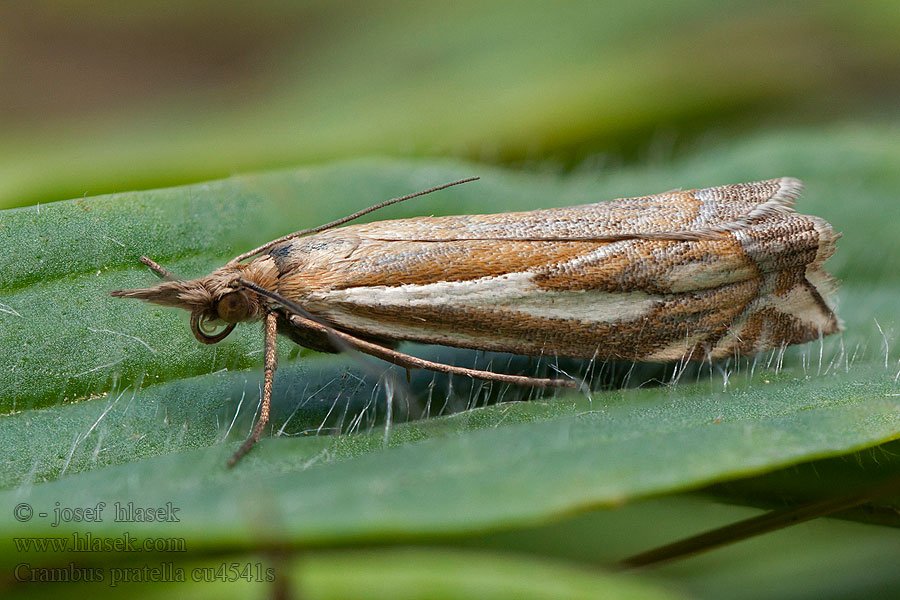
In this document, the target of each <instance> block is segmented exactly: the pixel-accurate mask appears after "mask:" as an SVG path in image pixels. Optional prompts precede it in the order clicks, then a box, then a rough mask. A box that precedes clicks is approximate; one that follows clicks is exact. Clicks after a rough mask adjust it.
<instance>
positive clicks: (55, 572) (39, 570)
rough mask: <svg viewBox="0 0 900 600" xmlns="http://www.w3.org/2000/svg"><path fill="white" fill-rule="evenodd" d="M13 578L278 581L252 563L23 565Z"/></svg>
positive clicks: (118, 581) (37, 580) (272, 571)
mask: <svg viewBox="0 0 900 600" xmlns="http://www.w3.org/2000/svg"><path fill="white" fill-rule="evenodd" d="M13 577H14V578H15V579H16V581H19V582H22V583H67V582H72V583H79V582H80V583H107V584H109V586H110V587H116V586H118V585H120V584H123V583H181V582H185V581H189V580H190V581H193V582H195V583H206V582H226V583H233V582H238V581H247V582H251V583H254V582H255V583H263V582H265V583H271V582H273V581H275V569H273V568H272V567H265V566H263V565H262V564H261V563H251V562H246V563H239V562H231V563H220V564H217V565H211V566H207V567H194V568H192V569H184V568H182V567H178V566H176V565H175V564H174V563H171V562H164V563H160V564H158V565H153V566H151V565H149V564H145V565H136V566H130V567H87V566H83V565H77V564H75V563H69V564H68V565H66V566H64V567H42V566H36V565H35V566H32V565H31V564H30V563H24V562H23V563H19V564H17V565H16V566H15V568H14V570H13Z"/></svg>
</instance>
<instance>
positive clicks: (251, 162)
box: [0, 0, 900, 207]
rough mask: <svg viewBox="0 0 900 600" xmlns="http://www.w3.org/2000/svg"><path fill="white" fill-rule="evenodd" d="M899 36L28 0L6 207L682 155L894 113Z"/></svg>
mask: <svg viewBox="0 0 900 600" xmlns="http://www.w3.org/2000/svg"><path fill="white" fill-rule="evenodd" d="M898 32H900V10H898V7H897V4H896V2H894V1H892V0H882V1H877V0H873V1H872V2H866V3H864V4H857V3H847V2H838V1H833V2H829V1H822V2H815V3H805V2H778V1H771V2H753V3H746V2H732V1H721V2H710V1H682V2H672V3H660V2H648V1H642V0H636V1H632V2H618V3H608V2H592V1H581V2H577V1H573V2H557V3H553V4H547V3H545V2H507V1H503V0H500V1H495V2H466V1H458V2H403V1H392V2H360V3H343V2H326V1H320V2H316V1H310V2H285V1H280V0H264V1H258V2H253V3H247V2H229V1H226V2H221V1H217V2H213V1H211V0H198V1H195V2H180V1H176V0H163V1H160V2H153V3H131V2H125V3H119V2H108V1H107V2H104V1H101V2H96V1H87V0H84V1H73V2H65V3H63V2H48V1H42V0H26V1H18V0H10V1H7V2H4V3H3V4H2V5H0V207H11V206H21V205H27V204H34V203H37V202H49V201H53V200H59V199H64V198H74V197H81V196H84V195H96V194H100V193H107V192H115V191H125V190H133V189H141V188H153V187H160V186H164V185H171V184H178V183H186V182H192V181H201V180H206V179H211V178H218V177H223V176H227V175H230V174H233V173H237V172H246V171H250V170H259V169H267V168H272V167H283V166H295V165H300V164H309V163H318V162H322V161H327V160H329V159H333V158H337V157H346V156H357V155H367V154H390V155H394V156H436V155H439V156H447V155H451V156H457V157H464V158H470V159H475V160H479V161H487V162H491V163H503V164H509V165H515V166H517V167H518V166H521V167H524V168H541V169H547V168H550V169H572V168H578V167H583V166H585V165H596V164H602V165H609V164H613V165H615V164H619V163H621V162H633V161H665V160H668V159H670V158H672V156H673V155H675V154H678V153H679V152H684V151H689V150H691V149H692V148H696V147H703V146H705V145H709V144H711V143H715V142H720V141H722V140H729V139H732V138H733V137H735V136H740V135H742V134H744V133H746V132H748V131H752V130H757V129H761V128H772V127H781V126H786V125H791V126H796V125H816V124H822V123H828V122H831V121H845V120H852V121H857V120H860V119H875V120H878V119H885V118H889V119H893V118H894V117H895V116H896V110H897V109H896V98H897V95H898V92H900V35H898ZM777 175H780V173H773V174H771V176H777ZM712 183H721V182H710V184H712Z"/></svg>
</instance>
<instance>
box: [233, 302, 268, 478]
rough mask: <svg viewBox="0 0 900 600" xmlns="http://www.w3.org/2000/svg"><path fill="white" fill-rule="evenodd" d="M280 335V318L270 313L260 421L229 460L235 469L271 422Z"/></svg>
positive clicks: (266, 322)
mask: <svg viewBox="0 0 900 600" xmlns="http://www.w3.org/2000/svg"><path fill="white" fill-rule="evenodd" d="M277 335H278V317H277V313H275V311H270V312H268V313H266V317H265V337H266V340H265V355H266V358H265V365H264V366H263V374H264V381H263V397H262V405H261V406H260V409H259V419H257V421H256V425H254V426H253V431H252V432H251V433H250V437H248V438H247V440H246V441H245V442H244V443H243V444H241V447H240V448H238V451H237V452H235V453H234V456H232V457H231V458H230V459H228V466H229V467H233V466H234V465H235V464H237V461H239V460H240V459H241V457H242V456H244V455H245V454H247V451H248V450H250V448H251V447H253V444H255V443H256V442H258V441H259V438H260V436H261V435H262V432H263V429H265V428H266V423H268V422H269V409H270V408H271V406H272V382H273V381H274V379H275V369H277V368H278V354H276V352H275V339H276V337H277Z"/></svg>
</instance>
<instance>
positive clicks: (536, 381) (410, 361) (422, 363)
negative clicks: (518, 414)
mask: <svg viewBox="0 0 900 600" xmlns="http://www.w3.org/2000/svg"><path fill="white" fill-rule="evenodd" d="M290 320H291V323H292V324H293V325H296V326H297V327H303V328H306V329H315V330H318V331H321V332H323V333H327V334H328V335H331V336H334V337H336V338H338V339H339V340H341V341H343V342H344V343H346V344H348V345H350V346H352V347H353V348H355V349H357V350H359V351H360V352H363V353H365V354H369V355H370V356H374V357H376V358H380V359H382V360H385V361H387V362H389V363H393V364H395V365H398V366H401V367H405V368H407V369H426V370H428V371H436V372H438V373H449V374H452V375H465V376H467V377H472V378H474V379H481V380H484V381H499V382H501V383H511V384H514V385H527V386H531V387H578V386H579V383H578V382H577V381H574V380H571V379H544V378H541V377H526V376H524V375H507V374H505V373H491V372H490V371H479V370H478V369H467V368H465V367H455V366H453V365H447V364H444V363H436V362H432V361H430V360H425V359H423V358H417V357H415V356H412V355H410V354H404V353H403V352H397V351H396V350H392V349H391V348H385V347H384V346H379V345H378V344H374V343H372V342H368V341H366V340H362V339H360V338H358V337H356V336H353V335H350V334H349V333H345V332H343V331H338V330H337V329H332V328H331V327H326V326H325V325H322V324H321V323H317V322H316V321H313V320H311V319H307V318H305V317H302V316H300V315H291V316H290Z"/></svg>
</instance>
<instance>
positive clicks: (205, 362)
mask: <svg viewBox="0 0 900 600" xmlns="http://www.w3.org/2000/svg"><path fill="white" fill-rule="evenodd" d="M896 135H897V131H896V130H895V129H891V128H887V127H882V128H877V129H876V128H871V129H867V128H835V129H833V130H826V131H816V132H810V131H805V130H797V131H789V132H779V133H778V134H772V135H765V136H759V137H757V138H751V139H749V140H747V141H746V142H744V143H741V144H738V145H734V146H731V147H728V148H719V149H713V150H710V151H707V152H704V153H701V154H698V155H697V156H695V157H692V158H690V159H688V160H685V161H683V162H680V163H677V164H674V165H671V166H666V167H642V168H635V169H632V170H623V171H616V172H612V171H610V172H600V173H591V174H581V175H573V176H567V177H559V176H554V175H526V174H521V173H515V172H511V171H502V170H499V169H493V168H485V167H484V166H480V165H478V166H476V165H472V164H467V163H458V162H444V161H433V160H432V161H412V162H407V161H395V160H383V159H371V160H357V161H349V162H342V163H335V164H331V165H325V166H321V167H316V168H309V169H300V170H293V171H284V172H276V173H268V174H260V175H253V176H243V177H235V178H231V179H227V180H223V181H219V182H212V183H208V184H200V185H193V186H186V187H181V188H172V189H167V190H155V191H148V192H139V193H129V194H121V195H115V196H108V197H101V198H91V199H84V200H77V201H69V202H62V203H57V204H54V205H51V206H42V207H41V208H40V212H38V210H37V208H36V207H30V208H25V209H16V210H11V211H5V212H3V213H0V238H2V239H0V248H3V249H4V252H3V253H2V255H0V278H2V279H0V288H2V293H0V303H2V304H0V309H2V312H0V390H2V397H0V400H2V402H3V410H4V411H6V412H7V414H6V415H5V416H3V417H2V419H0V448H2V456H3V457H4V459H3V460H4V463H5V464H4V470H3V472H2V485H3V487H4V488H5V491H3V492H0V497H2V500H0V504H2V507H6V508H2V509H0V528H2V530H3V531H5V532H10V533H14V534H15V535H56V534H59V533H60V532H62V531H63V528H64V529H65V531H68V532H69V533H71V531H72V530H73V529H74V530H77V531H83V530H84V524H79V523H66V524H64V526H63V528H53V527H51V521H50V519H51V518H52V517H51V516H48V517H37V516H33V517H32V518H31V519H30V520H27V521H24V522H19V521H16V520H15V517H14V514H13V510H12V507H14V506H15V505H16V504H18V503H22V502H25V503H28V504H29V505H31V506H32V507H33V508H34V510H35V513H37V512H39V511H44V512H47V513H48V515H52V511H53V509H54V508H55V507H56V504H55V503H56V502H59V503H60V505H61V506H62V507H66V506H68V507H87V506H96V505H97V503H98V502H105V503H106V507H105V511H106V512H105V513H104V514H105V515H106V518H104V520H103V521H102V522H97V523H91V525H90V528H91V531H92V532H93V533H94V535H97V536H116V535H121V534H122V532H123V527H126V526H123V524H122V523H117V522H115V521H113V520H112V519H111V515H112V514H113V512H114V505H115V503H116V502H120V503H123V504H124V505H127V503H128V502H134V503H136V504H137V505H140V506H166V504H167V503H172V504H171V506H172V507H173V508H178V509H179V512H178V516H179V519H180V520H179V521H178V522H152V523H128V524H127V531H128V532H129V534H130V535H133V536H135V537H136V538H137V539H145V538H149V537H160V536H176V537H181V538H184V539H185V540H187V541H188V546H189V552H190V553H192V554H193V553H221V552H223V551H225V550H228V551H244V550H252V549H256V548H259V547H271V546H273V545H277V546H282V545H286V546H288V547H293V548H307V547H348V546H349V547H352V546H355V545H357V544H360V543H366V544H371V543H380V544H390V543H398V542H414V541H423V540H431V539H435V538H441V539H444V538H448V537H449V536H458V535H461V534H465V533H474V532H485V531H491V530H498V529H508V528H515V527H520V526H522V525H524V524H529V523H530V524H534V523H546V522H550V521H553V520H555V519H559V518H561V517H562V516H563V515H567V514H571V513H573V512H578V511H584V510H587V509H589V508H593V507H610V506H616V505H619V504H621V503H623V502H629V501H632V500H636V499H639V498H644V497H647V496H651V495H661V494H667V493H671V492H674V491H680V490H689V489H696V488H698V487H701V486H703V485H706V484H710V483H715V482H723V481H728V480H733V479H736V478H740V477H745V476H748V475H752V474H760V473H765V472H770V471H773V470H776V469H779V468H783V467H786V466H789V465H795V464H798V463H802V462H806V461H810V460H813V459H818V458H824V457H830V456H838V455H841V454H845V453H848V452H852V451H856V450H860V449H863V448H867V447H871V446H874V445H877V444H880V443H882V442H886V441H889V440H892V439H896V438H897V437H898V436H900V402H898V396H897V394H898V392H900V390H898V386H897V381H896V379H897V378H896V373H897V370H898V364H897V360H896V356H897V354H896V352H897V347H898V343H897V342H898V339H897V331H898V329H897V328H898V323H897V320H896V317H895V316H894V314H895V306H894V304H895V302H894V299H895V295H896V289H897V284H898V277H900V275H898V273H900V270H898V269H897V266H898V265H897V261H898V258H897V257H898V256H900V252H898V250H900V240H898V238H897V236H895V235H894V234H893V232H892V230H891V229H890V228H885V227H883V226H881V224H882V223H890V222H894V221H895V220H896V219H897V218H898V216H900V215H898V212H900V207H898V205H897V204H896V203H892V202H891V200H892V198H893V197H894V193H895V192H894V190H896V189H900V181H898V180H900V168H898V166H900V151H898V149H897V148H896V144H895V143H894V142H893V139H895V137H896ZM838 142H840V143H838ZM829 148H831V149H832V150H829ZM470 174H477V175H481V176H482V177H483V179H482V181H480V182H478V183H475V184H469V185H467V186H462V187H460V188H455V189H453V190H448V191H446V192H441V193H440V194H436V195H433V196H430V197H426V198H423V199H420V200H415V201H412V202H410V203H407V204H405V205H401V206H398V207H393V208H391V209H388V210H386V211H384V213H383V214H381V215H373V216H378V217H380V218H392V217H397V216H406V215H412V214H439V213H441V214H447V213H465V212H476V211H482V212H484V211H502V210H512V209H528V208H536V207H539V206H550V205H566V204H576V203H583V202H589V201H595V200H600V199H605V198H611V197H615V196H625V195H638V194H643V193H653V192H658V191H661V190H665V189H671V188H672V187H677V186H683V187H693V186H704V185H714V184H721V183H727V182H734V181H742V180H750V179H758V178H763V177H773V176H778V175H794V176H798V177H800V178H803V179H806V180H807V181H808V182H809V183H810V186H809V191H808V194H807V197H805V198H803V199H801V201H800V203H799V207H798V208H799V209H800V211H801V212H809V213H813V214H817V215H820V216H822V217H824V218H826V219H828V220H829V221H831V222H832V223H833V224H834V225H835V227H836V228H837V229H838V230H842V231H844V234H845V237H844V239H843V240H842V241H841V242H840V244H839V249H838V254H837V255H836V256H835V258H834V259H833V260H832V261H831V262H830V265H829V266H830V267H831V270H833V271H834V272H835V274H836V276H837V277H838V278H840V279H843V281H844V283H843V285H842V288H841V292H840V298H841V306H840V315H841V316H842V317H843V318H844V320H845V321H846V323H847V331H846V332H845V333H844V334H843V335H842V336H836V337H832V338H829V339H827V340H825V341H824V342H823V344H821V345H819V344H810V345H807V346H804V347H800V348H795V349H792V350H790V351H789V352H787V353H786V354H785V356H784V357H781V356H779V355H778V353H775V354H773V355H771V356H769V355H766V356H762V357H759V359H758V360H755V361H754V360H752V359H749V360H747V359H745V360H744V361H742V362H740V363H734V362H731V363H724V364H720V365H718V366H717V367H714V368H709V367H708V366H704V367H701V368H696V369H692V370H687V371H685V372H683V373H680V372H676V370H675V369H674V368H673V367H672V366H668V367H667V366H657V367H654V366H644V367H640V368H638V369H635V370H634V371H630V370H629V366H628V365H624V366H623V365H604V366H603V367H604V369H603V373H604V374H603V377H601V378H602V379H604V381H606V383H607V387H606V388H601V389H598V390H596V391H595V392H594V393H593V394H592V397H591V398H586V397H584V396H582V395H578V394H569V395H564V396H561V397H558V398H551V397H544V398H543V399H540V400H539V401H534V402H530V403H517V404H500V405H496V406H489V407H486V408H485V407H483V405H484V404H485V403H486V402H487V401H488V400H490V401H496V400H513V399H518V398H527V397H530V396H529V394H530V392H529V391H528V390H518V391H516V390H509V389H506V388H502V387H499V386H494V388H493V389H488V387H487V386H483V385H480V384H471V383H470V382H461V381H458V380H454V381H452V382H448V381H447V380H446V379H444V378H437V377H433V376H431V375H430V374H428V373H416V374H415V376H414V377H413V379H412V381H411V383H410V384H409V385H408V386H406V385H405V383H404V381H405V378H404V376H403V373H402V372H401V373H398V374H397V375H398V376H396V377H394V378H393V379H388V378H387V377H389V376H388V375H385V371H386V369H385V367H384V366H383V365H382V364H380V363H378V362H377V361H365V362H357V361H356V360H355V359H354V358H353V357H331V356H316V355H312V356H305V355H303V354H301V355H300V357H299V358H298V359H296V360H292V359H291V358H290V353H291V348H289V346H290V344H288V343H287V342H281V344H280V345H281V352H282V365H283V368H282V369H280V370H279V374H278V377H277V379H276V394H275V399H274V400H275V402H276V406H275V411H274V414H273V418H272V424H273V426H272V429H271V432H272V433H276V432H279V431H283V432H284V433H285V434H289V436H290V437H288V436H287V435H286V436H282V437H280V438H278V439H268V436H267V439H265V440H264V441H263V442H262V443H261V444H260V445H259V447H258V448H255V449H254V450H253V451H252V452H251V453H250V454H249V455H248V456H247V457H246V458H245V459H244V460H243V461H242V462H241V463H240V464H239V465H238V467H237V468H235V469H234V470H231V471H229V470H226V469H225V467H224V461H225V459H226V457H227V456H228V455H229V454H230V453H231V452H232V451H233V450H234V448H235V446H236V444H237V443H238V442H239V441H240V440H241V439H242V438H243V437H244V436H245V435H246V432H247V429H248V427H249V425H250V423H251V422H252V420H253V417H254V414H253V413H254V411H255V408H256V404H257V402H258V397H259V392H258V385H259V382H260V374H259V371H258V365H259V362H260V349H261V336H260V333H259V331H258V330H256V328H253V327H243V328H240V329H241V332H240V333H239V334H238V335H233V336H232V337H231V338H229V339H228V340H227V341H225V342H223V343H222V344H219V345H218V346H217V347H199V344H197V343H196V342H195V341H194V340H193V338H192V336H191V335H190V332H189V331H188V329H187V326H186V325H187V323H186V320H187V319H186V315H184V314H179V313H178V311H175V310H166V309H162V308H157V307H152V306H148V305H144V304H139V303H136V302H129V301H123V300H119V299H113V298H109V297H108V295H107V294H108V292H109V291H110V290H112V289H116V288H120V287H130V286H139V285H144V284H149V283H152V275H151V274H150V273H149V272H148V271H147V270H146V269H145V268H144V267H142V266H140V265H139V264H138V263H137V260H136V259H137V257H138V256H139V255H140V254H142V253H146V254H149V255H150V256H151V257H153V258H155V259H157V260H158V261H159V262H161V263H162V264H163V265H164V266H166V267H168V268H170V269H171V270H173V271H174V272H176V273H179V274H183V275H185V276H197V275H200V274H204V273H205V272H207V271H208V270H209V269H211V268H213V267H215V266H218V265H221V264H222V263H224V262H225V261H226V260H227V259H228V258H230V257H231V256H233V255H234V254H236V253H237V252H239V251H240V250H242V249H245V248H247V247H252V246H254V245H256V244H257V243H261V242H264V241H266V240H268V239H271V238H273V237H275V236H277V235H279V234H283V233H287V232H289V231H291V230H294V229H299V228H301V227H305V226H310V225H315V224H318V223H321V222H325V221H328V220H330V219H332V218H336V217H338V216H341V215H342V214H346V213H349V212H352V211H353V210H354V209H357V208H360V207H363V206H366V205H369V204H372V203H374V202H376V201H379V200H383V199H386V198H389V197H391V196H396V195H400V194H403V193H407V192H409V191H413V190H417V189H423V188H426V187H428V186H431V185H434V184H436V183H440V182H444V181H448V180H451V179H454V178H457V177H459V176H463V175H470ZM251 222H252V223H253V227H248V223H251ZM882 332H883V334H884V335H883V336H882ZM408 349H409V350H411V351H413V352H416V353H423V354H425V355H427V356H430V357H432V358H440V359H441V360H453V361H459V362H461V363H468V364H471V362H472V361H474V360H480V361H491V360H493V361H494V364H493V368H497V369H500V370H510V371H518V370H523V369H528V368H533V367H529V365H528V363H527V361H523V362H517V361H513V362H511V363H509V364H508V361H509V360H510V359H509V358H508V357H505V356H502V355H501V356H498V355H488V356H486V357H476V356H475V355H474V354H473V353H467V352H461V351H460V352H457V351H450V350H446V349H422V348H418V347H410V348H408ZM560 366H561V368H563V369H564V370H566V371H572V372H578V371H577V369H579V368H584V365H580V364H578V363H560ZM251 367H254V368H253V369H251V370H244V369H248V368H251ZM538 367H539V368H542V369H544V370H547V369H548V368H549V365H548V364H547V361H541V362H540V363H539V365H538ZM599 368H600V365H596V366H595V369H599ZM613 370H617V372H616V373H611V371H613ZM391 372H394V371H391ZM679 373H680V374H679ZM387 382H391V383H390V384H388V383H387ZM661 382H663V383H661ZM388 388H390V389H392V390H393V395H392V402H391V404H390V407H391V409H392V410H391V412H390V413H389V412H388V411H387V407H388V404H387V403H386V402H385V394H386V392H387V390H388ZM517 394H520V395H517ZM445 404H447V405H448V406H447V407H446V408H445V407H444V405H445ZM467 406H478V407H480V408H478V409H476V410H470V411H468V412H464V413H461V414H456V415H453V416H447V417H442V418H437V419H431V420H425V421H413V422H409V423H404V421H407V420H415V419H417V418H418V417H420V416H421V415H422V414H424V413H428V414H432V415H434V414H438V413H441V412H448V413H449V412H453V410H458V409H460V408H465V407H467ZM337 431H343V432H344V433H343V434H341V435H333V436H327V435H315V434H322V433H325V432H332V433H334V432H337ZM223 442H225V443H223ZM892 524H894V525H896V524H897V523H896V520H895V521H894V522H893V523H892ZM66 556H68V555H66V554H63V555H59V554H57V555H52V556H46V557H31V556H30V557H29V558H34V560H35V561H42V560H50V561H59V560H62V559H64V558H65V557H66ZM0 560H2V563H3V564H6V565H11V564H15V563H16V562H17V561H20V560H21V555H20V554H19V553H17V552H16V551H15V550H13V549H12V547H11V546H6V549H5V550H0Z"/></svg>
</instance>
